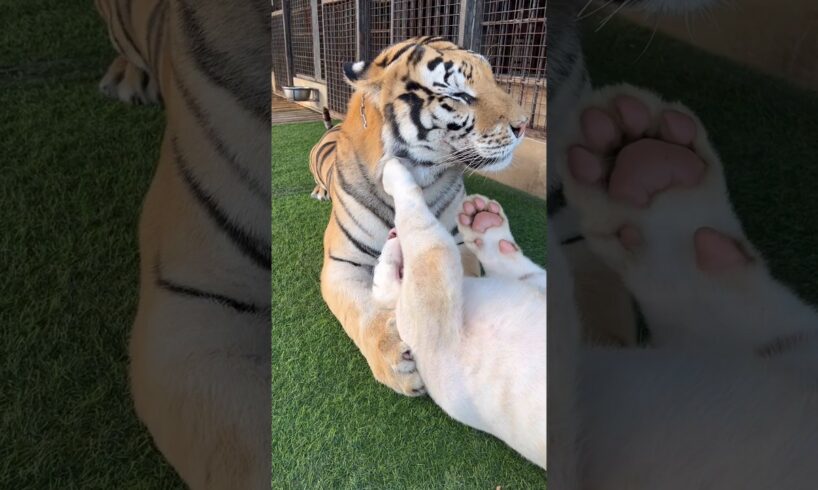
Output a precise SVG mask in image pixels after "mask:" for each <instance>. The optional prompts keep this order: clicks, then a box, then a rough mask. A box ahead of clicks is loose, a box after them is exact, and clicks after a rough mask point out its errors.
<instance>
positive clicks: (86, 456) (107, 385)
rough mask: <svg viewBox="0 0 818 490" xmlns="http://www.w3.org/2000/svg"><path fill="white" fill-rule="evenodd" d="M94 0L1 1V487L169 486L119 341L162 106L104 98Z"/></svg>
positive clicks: (103, 51) (109, 53) (131, 307)
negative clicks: (139, 412) (136, 408)
mask: <svg viewBox="0 0 818 490" xmlns="http://www.w3.org/2000/svg"><path fill="white" fill-rule="evenodd" d="M113 55H114V52H113V50H112V48H111V47H110V42H109V41H108V36H107V34H106V32H105V28H104V26H103V24H102V22H101V20H100V19H98V18H97V14H96V12H95V10H94V7H93V2H90V1H88V2H60V1H56V0H50V1H42V0H37V1H30V2H28V1H27V2H9V1H0V67H1V68H0V107H2V108H3V109H2V110H0V140H2V153H3V154H2V172H0V230H2V231H0V264H2V268H3V280H2V281H0V380H2V381H0V448H2V449H0V452H1V453H2V457H0V488H19V489H22V488H66V489H69V488H99V489H114V488H122V489H137V488H144V489H156V488H181V483H180V482H179V480H178V479H177V477H176V476H175V474H174V473H173V470H172V469H171V468H170V467H169V466H168V465H167V464H166V463H165V462H164V460H163V458H162V457H161V456H160V455H159V454H158V452H157V451H156V449H155V448H154V447H153V446H152V443H151V441H150V437H149V436H148V434H147V432H146V431H145V430H144V428H143V427H142V426H141V425H140V424H139V423H138V422H137V419H136V417H135V414H134V412H133V408H132V405H131V399H130V394H129V388H128V378H127V357H128V354H127V337H128V332H129V331H130V327H131V322H132V321H133V317H134V313H135V311H136V301H137V288H138V257H137V240H136V228H137V220H138V216H139V210H140V206H141V203H142V199H143V197H144V195H145V192H146V190H147V186H148V184H149V182H150V178H151V175H152V173H153V168H154V164H155V161H156V158H157V156H158V149H159V146H158V145H159V140H160V134H161V130H162V120H163V118H162V113H161V110H160V109H158V108H133V107H128V106H126V105H124V104H120V103H117V102H115V101H112V100H109V99H106V98H104V97H103V96H102V95H100V94H99V93H98V91H97V82H98V80H99V78H100V77H101V76H102V74H103V73H104V72H105V69H106V68H107V66H108V63H109V62H110V60H111V59H113Z"/></svg>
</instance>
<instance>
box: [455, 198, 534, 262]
mask: <svg viewBox="0 0 818 490" xmlns="http://www.w3.org/2000/svg"><path fill="white" fill-rule="evenodd" d="M457 229H458V230H459V231H460V235H461V236H462V237H463V241H464V243H465V244H466V247H468V248H469V250H471V251H472V253H474V254H475V255H476V256H477V259H478V260H480V262H481V263H482V264H484V265H487V264H489V263H493V262H496V261H497V260H502V258H503V257H512V256H514V255H516V254H517V253H519V252H520V247H518V246H517V244H516V243H514V237H512V236H511V229H510V228H509V226H508V217H506V213H505V212H504V211H503V208H502V206H500V203H498V202H497V201H492V200H491V199H489V198H487V197H485V196H481V195H477V194H472V195H470V196H467V197H466V198H465V199H464V200H463V204H462V207H461V210H460V214H459V215H458V217H457Z"/></svg>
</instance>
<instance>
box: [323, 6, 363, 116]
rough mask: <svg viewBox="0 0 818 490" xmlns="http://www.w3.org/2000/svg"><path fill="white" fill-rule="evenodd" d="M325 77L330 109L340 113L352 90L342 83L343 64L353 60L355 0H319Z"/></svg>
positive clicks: (344, 109) (345, 105) (345, 108)
mask: <svg viewBox="0 0 818 490" xmlns="http://www.w3.org/2000/svg"><path fill="white" fill-rule="evenodd" d="M321 3H322V5H321V7H322V9H323V10H324V14H323V17H324V27H323V30H324V31H325V32H324V39H326V40H327V42H326V44H325V46H324V55H325V58H326V71H325V78H326V80H327V99H328V104H329V108H330V110H332V111H334V112H337V113H339V114H343V113H345V112H346V110H347V101H348V100H349V97H350V96H351V95H352V87H350V86H349V84H347V82H346V81H345V80H344V71H343V66H344V63H347V62H350V61H355V44H356V39H357V37H356V19H355V0H323V1H322V2H321Z"/></svg>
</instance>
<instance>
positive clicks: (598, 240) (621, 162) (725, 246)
mask: <svg viewBox="0 0 818 490" xmlns="http://www.w3.org/2000/svg"><path fill="white" fill-rule="evenodd" d="M583 106H584V109H583V110H581V111H580V112H579V116H578V119H577V120H576V121H575V122H574V126H573V128H572V130H573V137H572V138H570V141H569V143H568V144H567V146H566V147H565V148H563V149H562V150H564V151H565V152H566V156H567V158H565V159H564V161H565V163H564V165H566V166H567V168H565V169H563V175H564V176H565V179H564V186H565V194H566V198H567V199H568V201H569V202H570V203H571V204H572V205H573V206H575V207H576V209H577V210H578V212H579V215H580V225H581V227H582V230H583V234H584V235H585V236H586V238H587V240H588V243H589V246H590V247H592V249H593V250H594V251H595V252H596V253H597V254H599V255H600V256H601V257H603V258H604V259H605V260H606V262H607V263H608V264H609V265H610V266H611V267H613V268H614V270H616V271H617V272H619V273H620V274H621V276H622V277H623V279H624V281H625V283H626V285H627V286H628V287H629V288H630V289H631V291H632V292H633V293H634V295H635V296H636V298H637V300H638V302H639V304H640V306H641V308H642V310H643V312H644V313H645V315H646V318H647V320H648V325H649V327H650V329H651V332H652V334H653V338H654V340H655V341H656V343H657V344H668V343H674V344H676V345H686V344H687V345H698V346H702V345H714V344H722V345H732V346H736V347H739V348H742V349H744V348H748V347H752V348H753V349H755V350H758V349H761V348H763V346H764V345H766V344H767V343H769V342H775V341H776V339H777V338H778V337H780V336H785V337H786V336H790V335H797V334H798V333H799V332H801V331H803V330H804V329H805V328H808V329H810V328H812V326H811V325H814V324H815V316H814V314H813V313H812V311H811V310H810V309H809V308H808V307H806V306H805V305H804V304H803V303H801V302H800V301H799V300H798V299H797V298H796V297H795V296H793V295H792V294H791V293H790V292H789V291H787V290H786V289H785V288H784V287H783V286H781V285H780V284H778V283H777V282H775V281H774V280H773V279H772V278H771V277H770V275H769V273H768V272H767V269H766V267H765V265H764V262H763V260H762V258H761V256H760V255H759V253H758V252H757V251H756V249H755V248H754V247H753V245H752V244H751V243H750V242H749V241H748V240H747V237H746V236H745V234H744V232H743V230H742V227H741V224H740V222H739V220H738V218H737V217H736V215H735V213H734V211H733V209H732V207H731V205H730V202H729V200H728V196H727V187H726V185H725V182H724V175H723V172H722V165H721V162H720V160H719V158H718V156H717V155H716V153H715V151H714V150H713V148H712V146H711V145H710V143H709V141H708V139H707V134H706V132H705V130H704V127H703V126H702V124H701V121H699V119H698V118H697V117H696V116H695V115H694V114H693V113H692V112H691V111H690V110H689V109H687V108H686V107H684V106H682V105H681V104H678V103H673V104H671V103H666V102H664V101H662V100H661V99H659V97H657V96H656V95H654V94H651V93H648V92H645V91H643V90H639V89H636V88H634V87H630V86H627V85H623V86H614V87H608V88H606V89H603V90H601V91H599V92H596V93H594V94H592V96H591V97H590V98H589V99H588V100H586V101H585V103H584V104H583Z"/></svg>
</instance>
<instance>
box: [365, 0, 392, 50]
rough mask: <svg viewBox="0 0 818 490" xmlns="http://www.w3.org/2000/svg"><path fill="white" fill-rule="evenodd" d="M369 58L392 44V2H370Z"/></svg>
mask: <svg viewBox="0 0 818 490" xmlns="http://www.w3.org/2000/svg"><path fill="white" fill-rule="evenodd" d="M369 15H370V17H369V18H370V22H371V23H372V24H371V26H370V29H369V35H370V38H369V39H370V41H369V42H370V44H369V49H370V58H372V59H375V56H376V55H377V54H378V53H379V52H381V50H383V49H384V48H386V47H388V46H389V45H390V44H392V0H372V2H371V4H370V6H369Z"/></svg>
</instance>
